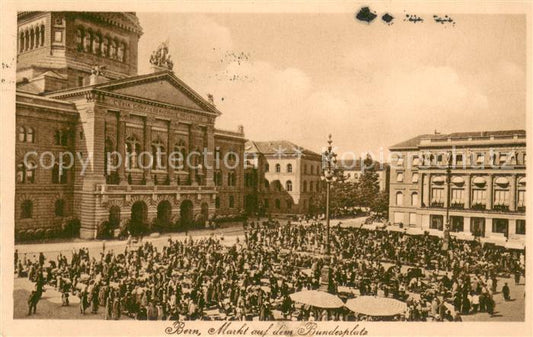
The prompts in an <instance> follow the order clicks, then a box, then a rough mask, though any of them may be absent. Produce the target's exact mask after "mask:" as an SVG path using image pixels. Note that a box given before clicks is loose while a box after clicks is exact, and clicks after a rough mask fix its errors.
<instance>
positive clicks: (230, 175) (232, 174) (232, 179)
mask: <svg viewBox="0 0 533 337" xmlns="http://www.w3.org/2000/svg"><path fill="white" fill-rule="evenodd" d="M236 178H237V175H236V174H235V171H231V172H228V186H235V185H236V180H237V179H236Z"/></svg>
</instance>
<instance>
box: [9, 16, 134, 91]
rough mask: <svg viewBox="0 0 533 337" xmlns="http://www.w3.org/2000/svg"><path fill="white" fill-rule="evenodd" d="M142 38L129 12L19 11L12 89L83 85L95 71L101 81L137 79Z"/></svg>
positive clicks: (40, 88) (41, 88) (24, 89)
mask: <svg viewBox="0 0 533 337" xmlns="http://www.w3.org/2000/svg"><path fill="white" fill-rule="evenodd" d="M141 35H142V27H141V25H140V23H139V20H138V18H137V16H136V15H135V13H132V12H116V13H115V12H19V13H18V16H17V90H19V91H26V92H31V93H44V92H50V91H56V90H61V89H68V88H74V87H81V86H84V85H88V84H91V83H90V76H91V71H94V68H95V67H98V69H99V71H100V72H101V73H102V74H103V77H104V80H105V79H107V80H114V79H120V78H124V77H128V76H133V75H137V48H138V42H139V38H140V37H141ZM102 69H103V71H101V70H102Z"/></svg>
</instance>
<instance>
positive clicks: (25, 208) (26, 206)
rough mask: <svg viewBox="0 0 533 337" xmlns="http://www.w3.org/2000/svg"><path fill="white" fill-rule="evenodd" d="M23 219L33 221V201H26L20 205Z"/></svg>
mask: <svg viewBox="0 0 533 337" xmlns="http://www.w3.org/2000/svg"><path fill="white" fill-rule="evenodd" d="M20 210H21V214H20V217H21V218H22V219H31V218H32V217H33V202H32V201H31V200H24V201H23V202H22V204H21V205H20Z"/></svg>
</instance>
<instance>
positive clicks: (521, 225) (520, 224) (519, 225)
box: [515, 220, 526, 235]
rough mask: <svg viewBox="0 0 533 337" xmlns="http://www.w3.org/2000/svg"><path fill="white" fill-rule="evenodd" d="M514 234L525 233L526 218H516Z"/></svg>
mask: <svg viewBox="0 0 533 337" xmlns="http://www.w3.org/2000/svg"><path fill="white" fill-rule="evenodd" d="M515 233H516V234H521V235H525V234H526V220H516V230H515Z"/></svg>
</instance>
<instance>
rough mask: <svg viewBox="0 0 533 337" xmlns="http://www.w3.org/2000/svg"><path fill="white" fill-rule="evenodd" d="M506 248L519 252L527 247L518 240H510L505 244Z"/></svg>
mask: <svg viewBox="0 0 533 337" xmlns="http://www.w3.org/2000/svg"><path fill="white" fill-rule="evenodd" d="M505 248H507V249H517V250H524V248H525V245H524V243H523V242H520V241H516V240H509V241H507V242H506V243H505Z"/></svg>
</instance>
